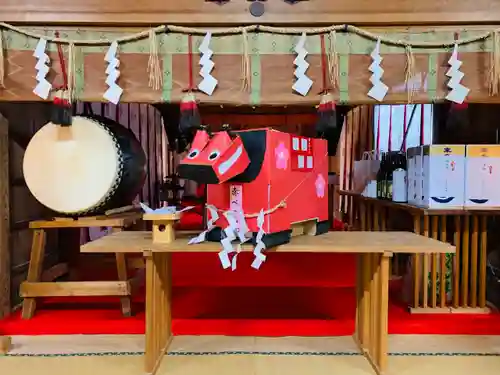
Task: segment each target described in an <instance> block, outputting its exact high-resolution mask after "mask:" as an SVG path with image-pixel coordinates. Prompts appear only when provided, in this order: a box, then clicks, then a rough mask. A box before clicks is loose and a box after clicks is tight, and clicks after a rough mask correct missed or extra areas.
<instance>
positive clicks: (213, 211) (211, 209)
mask: <svg viewBox="0 0 500 375" xmlns="http://www.w3.org/2000/svg"><path fill="white" fill-rule="evenodd" d="M206 208H207V210H208V222H207V229H206V230H204V231H203V232H201V233H200V234H199V235H197V236H196V237H194V238H191V239H190V240H189V242H188V245H193V244H197V243H200V242H203V241H205V238H206V234H207V233H208V232H210V231H211V230H212V229H214V228H215V222H216V221H217V220H219V214H218V213H217V208H216V207H215V206H212V205H211V204H207V205H206Z"/></svg>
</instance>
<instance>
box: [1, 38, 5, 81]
mask: <svg viewBox="0 0 500 375" xmlns="http://www.w3.org/2000/svg"><path fill="white" fill-rule="evenodd" d="M4 64H5V58H4V55H3V31H2V30H0V87H2V88H5V83H4V77H5V65H4Z"/></svg>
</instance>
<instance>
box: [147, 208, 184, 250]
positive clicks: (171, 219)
mask: <svg viewBox="0 0 500 375" xmlns="http://www.w3.org/2000/svg"><path fill="white" fill-rule="evenodd" d="M180 218H181V215H180V214H178V213H176V214H144V216H143V220H147V221H152V222H153V242H154V243H171V242H173V241H174V240H175V230H174V224H175V222H176V221H179V220H180Z"/></svg>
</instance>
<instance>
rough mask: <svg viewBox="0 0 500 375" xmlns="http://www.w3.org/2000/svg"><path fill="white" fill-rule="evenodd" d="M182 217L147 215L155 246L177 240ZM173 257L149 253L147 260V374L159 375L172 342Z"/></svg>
mask: <svg viewBox="0 0 500 375" xmlns="http://www.w3.org/2000/svg"><path fill="white" fill-rule="evenodd" d="M179 219H180V215H179V214H177V213H176V214H161V213H159V214H155V213H152V214H146V215H144V216H143V220H151V221H153V243H171V242H173V241H174V240H175V230H174V224H175V222H176V221H177V220H179ZM171 255H172V254H171V253H168V252H152V251H145V252H144V256H145V258H146V354H145V364H144V365H145V370H146V373H147V374H155V373H156V371H158V368H159V367H160V364H161V360H162V359H163V356H164V355H165V353H166V352H167V351H168V347H169V346H170V343H171V341H172V338H173V336H172V313H171V304H172V291H171V289H172V256H171Z"/></svg>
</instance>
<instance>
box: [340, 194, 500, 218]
mask: <svg viewBox="0 0 500 375" xmlns="http://www.w3.org/2000/svg"><path fill="white" fill-rule="evenodd" d="M339 194H340V195H341V196H342V195H343V196H346V197H354V198H355V199H359V200H362V201H365V202H368V203H372V204H376V205H378V206H380V207H387V208H393V209H396V210H402V211H407V212H409V213H411V214H413V215H461V216H472V215H491V216H495V215H500V207H498V208H487V209H477V208H424V207H418V206H413V205H411V204H408V203H396V202H391V201H387V200H383V199H377V198H369V197H364V196H362V195H361V194H359V193H355V192H353V191H347V190H341V191H339Z"/></svg>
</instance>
